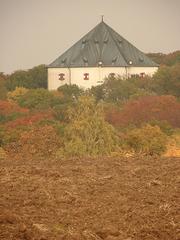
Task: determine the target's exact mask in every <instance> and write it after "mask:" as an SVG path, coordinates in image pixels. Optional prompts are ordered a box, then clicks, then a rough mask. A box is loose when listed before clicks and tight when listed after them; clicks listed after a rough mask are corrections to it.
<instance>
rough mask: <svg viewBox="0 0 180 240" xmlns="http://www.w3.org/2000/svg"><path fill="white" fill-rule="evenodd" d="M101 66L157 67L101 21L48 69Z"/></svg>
mask: <svg viewBox="0 0 180 240" xmlns="http://www.w3.org/2000/svg"><path fill="white" fill-rule="evenodd" d="M99 63H101V64H102V66H104V67H112V66H114V67H128V66H136V67H156V66H158V65H157V64H156V63H155V62H153V61H152V60H151V59H150V58H148V57H147V56H146V55H145V54H144V53H143V52H141V51H140V50H138V49H137V48H136V47H134V46H133V45H132V44H131V43H129V42H128V41H127V40H126V39H124V38H123V37H122V36H120V35H119V34H118V33H117V32H115V31H114V30H113V29H112V28H111V27H110V26H108V25H107V24H106V23H105V22H103V21H102V22H101V23H99V24H98V25H97V26H96V27H95V28H93V29H92V30H91V31H90V32H89V33H87V34H86V35H85V36H84V37H82V38H81V39H80V40H79V41H78V42H77V43H75V44H74V45H73V46H72V47H71V48H69V49H68V50H67V51H66V52H65V53H64V54H62V55H61V56H60V57H58V58H57V59H56V60H55V61H54V62H52V63H51V64H50V65H49V67H52V68H54V67H55V68H56V67H58V68H59V67H96V66H98V64H99Z"/></svg>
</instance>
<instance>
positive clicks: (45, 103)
mask: <svg viewBox="0 0 180 240" xmlns="http://www.w3.org/2000/svg"><path fill="white" fill-rule="evenodd" d="M18 103H19V105H20V106H21V107H27V108H30V109H47V108H51V107H53V106H54V105H56V104H58V103H59V98H58V97H56V96H54V94H53V93H52V92H49V91H48V90H46V89H43V88H39V89H30V90H29V91H28V92H27V93H25V94H24V95H21V96H20V97H19V99H18Z"/></svg>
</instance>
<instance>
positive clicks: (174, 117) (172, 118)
mask: <svg viewBox="0 0 180 240" xmlns="http://www.w3.org/2000/svg"><path fill="white" fill-rule="evenodd" d="M106 119H107V121H109V122H110V123H112V124H113V125H114V126H117V127H123V126H127V125H129V124H135V125H137V126H139V125H141V124H142V123H143V122H149V121H151V120H159V121H163V120H166V121H167V122H169V123H170V124H171V125H172V126H173V127H180V103H179V102H178V101H177V100H176V98H175V97H174V96H170V95H166V96H144V97H141V98H139V99H137V100H130V101H128V102H127V103H126V104H125V105H124V107H123V109H122V110H121V111H120V110H118V109H115V108H114V109H110V110H108V111H107V113H106Z"/></svg>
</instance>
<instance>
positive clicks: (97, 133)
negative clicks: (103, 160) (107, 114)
mask: <svg viewBox="0 0 180 240" xmlns="http://www.w3.org/2000/svg"><path fill="white" fill-rule="evenodd" d="M68 116H69V124H68V125H67V127H66V128H65V130H64V135H65V139H64V149H63V154H65V155H66V156H102V155H110V154H111V153H112V152H113V151H115V150H117V145H118V137H117V135H116V133H115V130H114V128H113V127H112V126H111V125H109V124H108V123H107V122H105V120H104V116H103V112H102V107H101V106H100V105H96V104H95V100H94V99H93V98H91V97H87V96H83V97H80V98H79V99H78V103H77V105H76V106H75V107H73V108H71V109H70V110H69V112H68Z"/></svg>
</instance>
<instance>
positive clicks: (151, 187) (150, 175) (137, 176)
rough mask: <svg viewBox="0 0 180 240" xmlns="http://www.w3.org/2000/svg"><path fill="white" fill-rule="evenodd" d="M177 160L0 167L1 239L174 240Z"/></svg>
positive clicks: (23, 162) (0, 163) (4, 163)
mask: <svg viewBox="0 0 180 240" xmlns="http://www.w3.org/2000/svg"><path fill="white" fill-rule="evenodd" d="M179 160H180V159H178V158H150V157H149V158H148V157H139V156H136V157H132V158H99V159H90V158H87V159H71V160H49V159H47V160H44V159H42V160H39V159H38V160H37V159H34V160H29V159H28V160H27V159H19V160H15V159H11V160H0V239H1V240H9V239H12V240H23V239H25V240H33V239H34V240H40V239H41V240H46V239H47V240H55V239H57V240H67V239H69V240H96V239H97V240H102V239H103V240H141V239H142V240H157V239H161V240H179V239H180V231H179V228H178V227H179V226H178V223H179V222H180V218H179V215H178V213H180V207H179V206H180V204H179V203H180V202H179V196H180V193H179V190H180V187H179V186H178V184H179V183H180V165H179V163H180V161H179Z"/></svg>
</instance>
